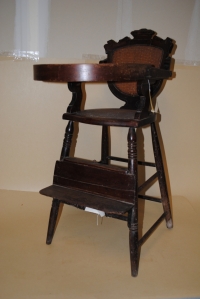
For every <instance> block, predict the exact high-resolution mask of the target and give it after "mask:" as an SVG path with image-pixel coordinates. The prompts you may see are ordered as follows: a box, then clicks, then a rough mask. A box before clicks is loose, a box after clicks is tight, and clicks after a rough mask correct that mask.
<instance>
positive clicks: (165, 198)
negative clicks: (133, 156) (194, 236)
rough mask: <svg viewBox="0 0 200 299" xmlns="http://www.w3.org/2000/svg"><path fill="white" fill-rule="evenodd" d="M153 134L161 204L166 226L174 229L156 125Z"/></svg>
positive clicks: (152, 129) (153, 127) (152, 130)
mask: <svg viewBox="0 0 200 299" xmlns="http://www.w3.org/2000/svg"><path fill="white" fill-rule="evenodd" d="M151 134H152V142H153V151H154V157H155V163H156V169H157V172H158V181H159V186H160V193H161V202H162V205H163V210H164V212H165V220H166V225H167V227H168V228H172V227H173V221H172V215H171V208H170V202H169V196H168V190H167V183H166V178H165V171H164V166H163V160H162V154H161V150H160V144H159V140H158V134H157V130H156V126H155V123H152V124H151Z"/></svg>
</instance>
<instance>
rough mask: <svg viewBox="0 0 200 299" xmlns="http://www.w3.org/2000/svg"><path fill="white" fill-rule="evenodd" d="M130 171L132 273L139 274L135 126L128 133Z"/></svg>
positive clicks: (129, 222) (129, 224) (133, 274)
mask: <svg viewBox="0 0 200 299" xmlns="http://www.w3.org/2000/svg"><path fill="white" fill-rule="evenodd" d="M128 173H130V174H131V175H134V177H135V179H134V198H133V204H134V207H133V208H132V209H131V210H130V211H129V213H128V227H129V247H130V260H131V275H132V276H134V277H135V276H137V274H138V264H139V253H138V194H137V193H138V192H137V189H138V170H137V139H136V132H135V129H134V128H129V133H128Z"/></svg>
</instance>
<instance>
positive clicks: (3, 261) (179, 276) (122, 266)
mask: <svg viewBox="0 0 200 299" xmlns="http://www.w3.org/2000/svg"><path fill="white" fill-rule="evenodd" d="M50 205H51V200H50V199H49V198H47V197H43V196H41V195H39V194H37V193H31V192H17V191H4V190H1V191H0V298H2V299H7V298H13V299H18V298H19V299H24V298H28V299H32V298H34V299H36V298H41V299H46V298H48V299H54V298H55V299H61V298H62V299H63V298H70V299H73V298H87V299H94V298H98V299H99V298H105V299H106V298H115V299H118V298H120V299H126V298H192V297H193V298H194V297H196V298H200V217H199V212H200V204H199V203H191V202H190V201H189V200H187V199H186V198H184V197H178V196H175V197H173V215H174V228H173V229H172V230H168V229H167V228H166V226H165V224H164V222H163V223H162V224H161V225H160V226H159V227H158V228H157V230H156V232H154V234H153V235H152V236H151V237H150V238H149V239H148V240H147V242H146V243H145V244H144V245H143V246H142V250H141V256H140V267H139V275H138V277H137V278H132V277H131V276H130V265H129V249H128V229H127V226H126V223H125V222H122V221H119V220H118V221H117V220H114V219H108V218H104V219H103V223H102V224H101V223H99V225H98V226H97V225H96V216H95V215H94V214H91V213H87V212H83V211H80V210H78V209H75V208H72V207H69V206H65V207H64V209H63V212H62V217H61V218H60V222H59V224H58V227H57V230H56V234H55V236H54V240H53V243H52V245H50V246H47V245H46V244H45V236H46V229H47V223H48V217H49V210H50ZM140 205H141V208H142V212H141V214H140V216H141V218H143V216H144V225H143V226H142V224H140V227H141V228H142V230H143V232H145V231H146V230H147V228H148V227H150V226H151V225H152V224H153V222H154V221H155V220H157V218H158V217H159V216H160V214H161V212H162V209H161V206H160V205H159V204H156V203H151V202H146V203H145V206H144V204H143V203H142V202H141V204H140Z"/></svg>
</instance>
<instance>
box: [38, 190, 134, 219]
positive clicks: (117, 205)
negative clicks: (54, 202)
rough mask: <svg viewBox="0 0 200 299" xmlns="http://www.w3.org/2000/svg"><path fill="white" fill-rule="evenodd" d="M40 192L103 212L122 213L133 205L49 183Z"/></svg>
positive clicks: (70, 203) (76, 205)
mask: <svg viewBox="0 0 200 299" xmlns="http://www.w3.org/2000/svg"><path fill="white" fill-rule="evenodd" d="M40 194H42V195H46V196H49V197H52V198H56V199H58V200H60V201H62V202H64V203H65V204H68V205H72V206H75V207H79V208H82V209H84V208H85V207H89V208H93V209H96V210H100V211H104V212H105V213H114V214H119V215H121V214H124V213H126V212H127V211H128V210H130V209H131V208H132V207H133V204H132V203H126V202H122V201H119V200H117V201H116V200H114V199H111V198H107V197H103V196H99V195H95V194H90V193H87V192H83V191H79V190H75V189H71V188H66V187H62V186H58V185H51V186H49V187H47V188H44V189H42V190H41V191H40Z"/></svg>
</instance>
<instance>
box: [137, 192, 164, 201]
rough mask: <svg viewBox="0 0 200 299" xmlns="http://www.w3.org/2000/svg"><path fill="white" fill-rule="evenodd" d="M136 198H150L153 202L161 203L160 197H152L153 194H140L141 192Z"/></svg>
mask: <svg viewBox="0 0 200 299" xmlns="http://www.w3.org/2000/svg"><path fill="white" fill-rule="evenodd" d="M138 198H141V199H146V200H150V201H155V202H159V203H161V199H160V198H157V197H153V196H148V195H141V194H138Z"/></svg>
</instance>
